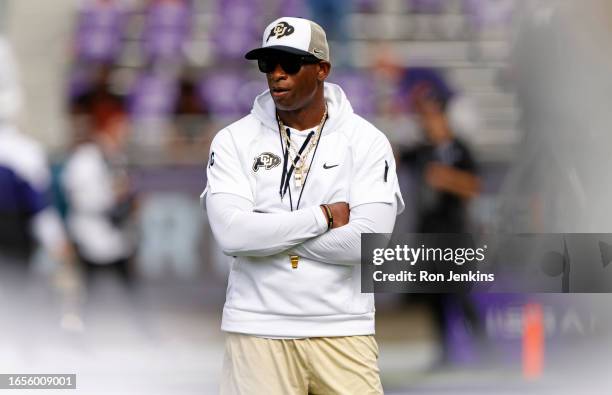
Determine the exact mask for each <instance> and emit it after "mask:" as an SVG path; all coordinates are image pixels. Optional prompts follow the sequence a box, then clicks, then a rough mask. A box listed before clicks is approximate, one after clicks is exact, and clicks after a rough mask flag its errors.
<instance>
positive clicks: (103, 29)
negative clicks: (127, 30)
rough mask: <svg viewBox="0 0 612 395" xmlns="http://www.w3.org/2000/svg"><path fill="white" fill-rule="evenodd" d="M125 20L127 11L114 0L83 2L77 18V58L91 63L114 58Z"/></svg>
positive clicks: (119, 44) (117, 51)
mask: <svg viewBox="0 0 612 395" xmlns="http://www.w3.org/2000/svg"><path fill="white" fill-rule="evenodd" d="M126 20H127V10H126V9H125V8H124V7H123V6H122V5H121V3H120V2H119V1H117V0H92V1H88V2H86V3H85V4H84V5H83V8H82V9H81V10H80V13H79V16H78V23H77V30H76V55H77V57H78V58H80V59H83V60H94V61H112V60H114V59H116V57H117V56H118V54H119V51H120V49H121V35H122V33H123V30H124V27H125V22H126Z"/></svg>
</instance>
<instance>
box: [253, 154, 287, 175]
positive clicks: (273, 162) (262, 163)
mask: <svg viewBox="0 0 612 395" xmlns="http://www.w3.org/2000/svg"><path fill="white" fill-rule="evenodd" d="M280 161H281V160H280V158H279V157H278V156H276V155H274V154H273V153H271V152H264V153H262V154H259V155H258V156H256V157H255V161H254V162H253V171H254V172H257V170H259V168H260V167H263V168H265V169H266V170H270V169H271V168H273V167H276V166H278V165H279V164H280Z"/></svg>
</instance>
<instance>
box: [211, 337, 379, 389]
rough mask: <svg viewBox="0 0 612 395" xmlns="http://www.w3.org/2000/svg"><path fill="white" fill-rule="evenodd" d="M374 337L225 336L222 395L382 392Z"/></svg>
mask: <svg viewBox="0 0 612 395" xmlns="http://www.w3.org/2000/svg"><path fill="white" fill-rule="evenodd" d="M377 360H378V345H377V344H376V340H375V339H374V336H346V337H313V338H305V339H265V338H260V337H255V336H249V335H241V334H234V333H231V334H228V335H227V337H226V340H225V358H224V361H223V371H222V373H221V394H222V395H259V394H261V395H276V394H278V395H307V394H313V395H314V394H321V395H332V394H346V395H369V394H372V395H374V394H382V393H383V389H382V384H381V383H380V376H379V370H378V363H377Z"/></svg>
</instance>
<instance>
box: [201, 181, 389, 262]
mask: <svg viewBox="0 0 612 395" xmlns="http://www.w3.org/2000/svg"><path fill="white" fill-rule="evenodd" d="M206 207H207V212H208V218H209V222H210V225H211V229H212V231H213V234H214V236H215V239H216V240H217V242H218V243H219V245H220V246H221V249H222V250H223V252H224V253H225V254H227V255H233V256H254V257H264V256H271V255H276V254H279V253H282V252H286V253H287V255H299V256H301V257H304V258H308V259H312V260H316V261H319V262H324V263H329V264H339V265H356V264H359V263H360V259H361V258H360V254H361V233H391V232H392V231H393V226H394V225H395V216H396V203H366V204H360V205H358V206H356V207H351V208H349V207H348V204H346V203H343V202H339V203H334V204H331V205H330V207H331V208H332V211H333V215H334V227H333V228H332V229H330V230H328V229H327V218H326V215H325V214H324V212H323V210H322V209H321V207H320V206H313V207H309V208H305V209H300V210H296V211H290V212H282V213H258V212H253V204H252V203H251V201H249V200H248V199H245V198H243V197H240V196H238V195H234V194H231V193H214V194H213V193H207V194H206Z"/></svg>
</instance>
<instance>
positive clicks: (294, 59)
mask: <svg viewBox="0 0 612 395" xmlns="http://www.w3.org/2000/svg"><path fill="white" fill-rule="evenodd" d="M320 61H321V60H320V59H317V58H316V57H314V56H312V57H310V56H274V57H270V56H268V57H262V58H259V59H257V66H258V67H259V71H261V72H262V73H271V72H273V71H274V70H275V69H276V65H278V64H280V66H281V68H282V69H283V70H284V71H285V73H287V74H295V73H297V72H298V71H300V69H301V68H302V65H305V64H317V63H319V62H320Z"/></svg>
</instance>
